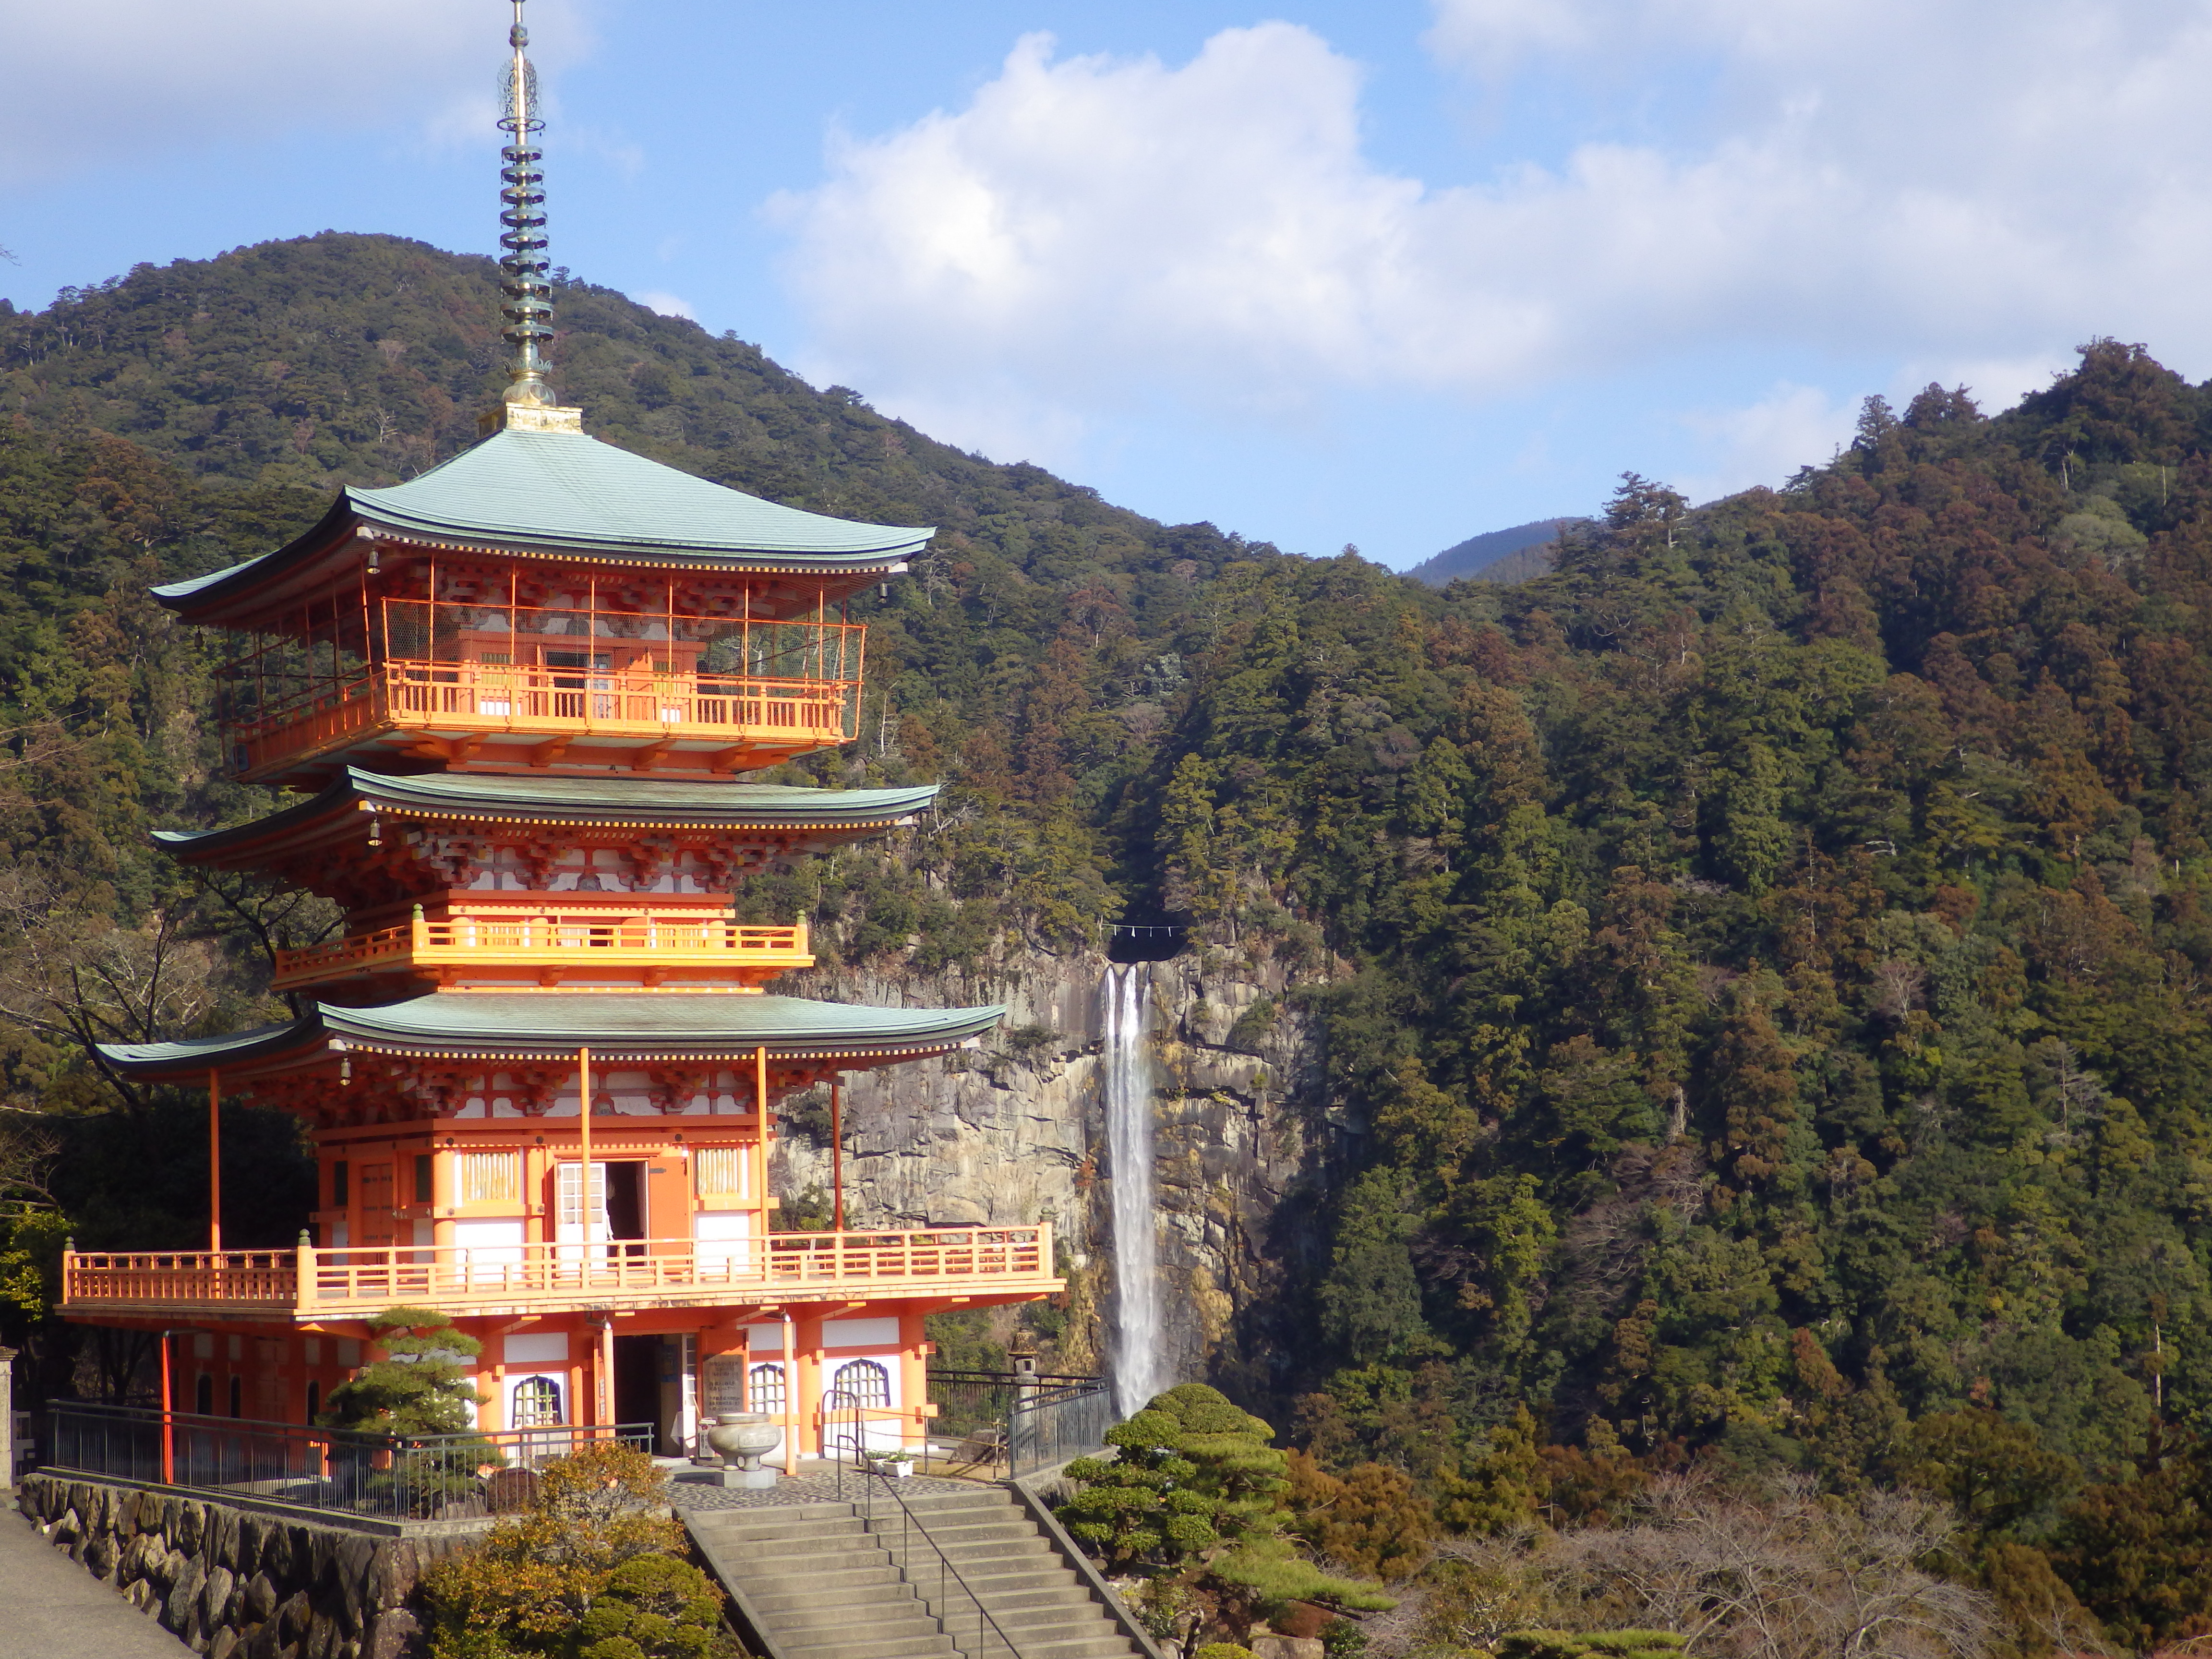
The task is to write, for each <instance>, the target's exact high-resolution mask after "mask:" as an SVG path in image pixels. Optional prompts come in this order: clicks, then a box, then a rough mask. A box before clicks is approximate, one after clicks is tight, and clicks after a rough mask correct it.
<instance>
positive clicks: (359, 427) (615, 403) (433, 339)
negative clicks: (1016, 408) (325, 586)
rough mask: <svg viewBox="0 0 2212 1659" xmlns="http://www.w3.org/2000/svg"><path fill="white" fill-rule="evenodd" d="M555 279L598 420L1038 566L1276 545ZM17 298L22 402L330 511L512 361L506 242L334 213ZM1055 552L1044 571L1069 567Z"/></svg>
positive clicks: (578, 385) (45, 414) (690, 460)
mask: <svg viewBox="0 0 2212 1659" xmlns="http://www.w3.org/2000/svg"><path fill="white" fill-rule="evenodd" d="M554 299H555V306H556V329H557V332H556V337H555V340H554V349H553V355H554V359H555V384H556V391H557V392H559V394H560V395H561V396H562V398H563V399H564V400H566V401H568V402H570V403H574V404H580V405H582V406H583V408H584V409H585V411H586V422H587V426H588V428H589V429H590V430H591V431H592V433H593V435H596V436H598V437H600V438H602V439H605V441H607V442H609V443H612V444H615V445H617V446H619V447H623V448H625V449H629V450H632V451H635V452H636V453H640V454H642V455H647V456H649V457H651V458H652V459H654V460H658V461H663V462H665V463H667V464H668V465H672V466H678V467H681V468H683V469H684V470H685V471H690V472H694V473H696V474H698V475H700V476H702V477H708V478H710V479H713V480H714V482H716V483H725V484H729V485H732V486H733V487H735V488H738V489H744V490H747V491H749V492H750V493H751V494H754V495H761V496H763V497H765V498H766V499H768V500H769V501H777V502H779V503H781V504H782V505H785V506H790V507H805V508H807V509H809V510H811V511H813V512H817V513H829V514H831V515H833V516H836V517H840V518H850V519H858V520H866V521H868V522H872V523H878V524H884V523H890V524H932V523H933V524H936V525H938V526H940V527H941V528H942V529H943V530H944V531H945V532H947V533H946V534H945V536H943V537H941V538H940V546H941V548H942V549H943V550H945V551H947V552H950V553H953V554H958V553H960V552H962V551H963V550H968V549H969V547H970V545H971V544H972V545H974V546H976V547H979V548H981V549H982V550H987V551H990V552H995V553H997V554H999V555H1000V556H1002V557H1004V558H1006V560H1007V562H1010V563H1012V564H1013V565H1014V566H1016V567H1018V568H1024V569H1026V568H1027V567H1028V566H1029V565H1030V563H1032V562H1035V556H1033V553H1032V550H1031V549H1030V547H1029V546H1028V545H1027V543H1028V542H1029V541H1030V540H1033V539H1035V535H1034V533H1033V532H1035V531H1036V528H1037V527H1039V526H1047V525H1052V526H1063V527H1065V528H1066V529H1068V530H1071V531H1073V532H1077V538H1078V539H1079V540H1087V541H1091V542H1096V543H1101V544H1128V545H1127V547H1126V548H1125V550H1124V553H1123V554H1122V556H1120V557H1115V558H1110V559H1109V562H1112V563H1116V564H1119V563H1122V562H1127V560H1129V559H1139V560H1141V559H1142V558H1143V557H1144V556H1147V555H1148V556H1150V557H1151V558H1152V559H1153V560H1154V561H1157V562H1160V563H1177V562H1182V561H1185V560H1193V561H1195V562H1197V563H1198V564H1199V565H1200V567H1201V568H1203V569H1204V570H1206V572H1207V573H1208V574H1210V573H1211V571H1212V568H1214V567H1216V566H1217V565H1218V564H1219V563H1221V562H1225V561H1226V560H1228V559H1231V558H1249V557H1254V556H1261V557H1264V556H1270V555H1272V554H1273V549H1272V548H1270V547H1268V546H1267V545H1266V544H1247V543H1245V542H1243V540H1242V538H1236V537H1231V536H1224V535H1223V534H1222V533H1221V532H1218V531H1217V530H1215V529H1214V528H1213V526H1210V525H1194V526H1172V527H1171V526H1162V525H1160V524H1158V523H1157V522H1156V521H1154V520H1150V519H1147V518H1146V517H1145V516H1144V515H1142V514H1140V513H1134V512H1131V511H1129V510H1127V509H1126V508H1122V507H1115V506H1112V505H1110V504H1109V503H1107V502H1105V501H1102V500H1101V499H1100V497H1099V495H1098V494H1097V491H1096V490H1093V489H1086V488H1085V487H1083V486H1081V485H1079V484H1074V483H1068V482H1067V481H1066V480H1064V479H1061V478H1059V477H1054V475H1053V474H1052V473H1050V472H1048V471H1045V469H1043V468H1042V467H1040V466H1036V465H1031V464H1030V463H1027V462H1012V463H1000V462H994V461H990V460H987V459H984V458H983V457H981V455H977V454H972V453H964V452H963V451H961V450H958V449H957V448H954V447H951V445H948V444H943V443H939V442H938V441H935V440H934V439H932V438H929V437H927V435H924V434H922V433H920V432H917V431H916V430H915V428H912V427H910V426H908V425H907V424H906V423H905V422H902V421H896V420H890V419H887V418H886V417H884V416H881V415H879V414H878V413H877V412H876V411H875V410H872V409H871V408H870V407H868V405H867V404H866V401H865V400H864V399H863V398H861V397H860V394H859V393H858V392H854V391H852V390H850V389H849V388H848V387H842V386H831V387H829V388H827V389H826V390H817V388H815V387H813V386H809V385H807V384H806V383H805V381H804V380H800V379H799V377H798V376H796V375H794V374H790V373H789V372H788V371H787V370H785V369H783V368H781V367H779V366H778V365H777V364H775V362H771V361H770V360H769V358H768V357H767V356H765V354H763V351H762V350H761V349H760V348H759V347H758V346H757V345H754V344H750V343H747V342H745V341H743V340H740V339H738V337H736V336H735V334H734V333H725V334H723V335H721V336H719V337H717V336H715V335H713V334H709V333H708V331H706V330H704V329H702V327H700V326H699V325H698V324H696V323H695V322H692V321H691V320H690V319H685V318H678V317H667V316H663V315H661V314H660V313H656V312H654V311H652V310H650V309H648V308H647V307H644V306H642V305H640V304H638V303H636V302H635V301H632V300H630V299H629V298H627V297H626V296H624V295H621V294H619V293H617V292H616V291H614V290H613V289H605V288H601V287H598V286H595V285H593V284H591V283H584V282H581V281H578V280H575V279H574V278H572V277H570V276H568V275H567V273H566V272H565V271H563V272H558V273H556V292H555V295H554ZM0 307H4V309H0V396H4V397H5V398H6V399H7V401H8V403H9V405H10V406H11V407H12V408H13V409H14V410H15V411H16V412H17V413H18V414H19V415H21V416H24V417H27V419H29V420H30V421H31V422H33V423H34V424H36V425H39V426H41V427H45V428H50V429H63V428H70V427H72V426H84V427H88V428H94V429H98V430H101V431H106V432H109V433H112V434H113V435H116V436H118V437H121V438H125V439H128V440H129V441H131V442H132V443H135V444H137V445H138V446H139V447H142V448H144V449H146V450H149V451H150V452H152V453H155V454H159V455H163V456H167V457H170V458H173V459H174V460H175V461H176V462H177V463H178V464H179V465H182V466H184V467H185V468H186V469H188V470H189V471H191V472H192V473H193V474H195V475H196V476H197V477H201V478H204V479H206V480H209V481H210V482H214V481H227V482H230V483H240V484H249V485H258V486H261V487H264V488H273V489H287V490H292V489H295V490H298V491H300V492H301V495H302V499H301V501H300V503H299V510H300V512H301V513H302V514H307V515H308V516H312V512H313V511H319V507H320V504H321V503H323V502H324V501H325V500H326V498H327V495H328V493H329V492H330V491H331V489H335V488H337V486H339V485H341V484H359V485H372V486H373V485H379V484H391V483H399V482H401V481H403V480H404V479H405V478H408V477H413V476H415V475H416V474H417V473H420V472H422V471H425V470H426V469H428V467H430V466H433V465H436V464H437V463H438V462H440V461H441V460H444V459H447V458H449V457H451V456H453V455H454V454H457V453H459V452H460V451H461V450H462V449H464V448H465V447H468V446H469V445H470V444H471V443H473V442H474V441H476V437H477V429H476V420H477V414H478V413H479V411H481V410H483V409H485V408H488V407H489V406H490V405H491V404H493V403H494V402H495V401H496V400H497V398H498V395H499V390H500V387H501V385H502V384H503V383H504V377H503V374H502V373H501V369H500V368H499V363H500V362H501V356H500V354H501V343H500V338H499V335H498V318H499V291H498V286H497V266H496V265H495V263H494V262H493V261H492V260H491V259H489V258H483V257H481V256H477V255H472V254H456V253H449V252H443V251H441V250H440V249H437V248H435V247H432V246H429V245H428V244H426V243H422V242H418V241H413V240H408V239H405V238H402V237H397V236H387V235H379V234H353V233H342V232H336V231H325V232H322V233H320V234H317V235H313V236H306V237H300V238H297V239H294V240H286V241H275V242H264V243H260V244H257V245H255V246H248V247H241V248H237V249H234V250H232V251H231V252H227V253H224V254H221V255H219V256H217V257H216V258H210V259H180V260H177V261H175V262H174V263H173V264H168V265H164V266H158V267H157V266H155V265H152V264H139V265H136V266H134V267H132V269H131V270H130V272H129V273H127V274H126V275H124V276H118V277H113V278H111V279H109V280H108V281H106V282H104V283H98V284H95V285H94V286H91V287H88V288H83V289H64V291H63V293H62V294H61V295H60V296H59V297H58V299H57V300H56V301H55V303H54V304H53V305H52V306H51V307H47V308H46V310H44V311H41V312H16V311H15V310H14V308H13V307H7V306H6V304H5V302H4V301H0ZM308 492H313V494H312V495H308ZM310 500H312V501H313V502H314V503H315V504H316V505H315V506H314V507H313V508H312V509H311V508H310V507H309V505H308V502H309V501H310ZM1025 527H1026V528H1025ZM1047 539H1050V538H1049V537H1048V538H1047ZM1139 549H1141V550H1143V552H1142V553H1141V554H1140V553H1139ZM1047 553H1048V550H1044V549H1042V548H1040V549H1038V550H1036V555H1045V554H1047ZM1051 563H1052V560H1051V558H1050V557H1049V556H1044V557H1043V565H1044V567H1045V568H1041V569H1040V570H1038V571H1036V573H1034V574H1038V575H1040V576H1042V577H1043V578H1044V579H1046V580H1051V571H1050V568H1049V567H1050V565H1051Z"/></svg>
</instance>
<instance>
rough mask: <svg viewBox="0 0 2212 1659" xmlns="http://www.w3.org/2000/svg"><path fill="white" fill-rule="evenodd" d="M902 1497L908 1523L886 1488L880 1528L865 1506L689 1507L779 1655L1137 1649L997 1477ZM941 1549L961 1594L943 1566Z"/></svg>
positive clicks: (878, 1503) (1028, 1658)
mask: <svg viewBox="0 0 2212 1659" xmlns="http://www.w3.org/2000/svg"><path fill="white" fill-rule="evenodd" d="M932 1484H933V1486H934V1484H935V1483H932ZM908 1504H909V1506H910V1507H911V1509H912V1510H913V1517H914V1518H913V1522H906V1521H905V1518H904V1517H903V1516H902V1514H901V1512H900V1510H899V1506H898V1504H896V1502H894V1501H892V1500H890V1498H887V1497H886V1496H884V1495H883V1494H882V1493H881V1492H878V1495H877V1496H876V1498H875V1515H874V1529H873V1530H872V1531H871V1530H870V1529H869V1528H868V1525H867V1522H866V1520H864V1518H863V1516H864V1512H865V1506H864V1505H863V1504H857V1503H817V1504H758V1505H752V1506H749V1507H745V1508H740V1509H715V1510H705V1509H702V1510H689V1511H687V1512H686V1513H685V1515H684V1522H685V1524H686V1525H688V1526H689V1527H690V1529H691V1535H692V1538H693V1539H694V1541H696V1543H697V1544H698V1546H699V1550H700V1553H701V1554H702V1555H703V1556H704V1557H705V1558H706V1559H707V1561H708V1565H710V1566H711V1567H712V1568H713V1569H714V1572H715V1573H716V1574H717V1576H719V1577H720V1578H721V1580H722V1582H723V1583H725V1584H726V1585H727V1586H728V1587H729V1588H730V1589H732V1591H734V1592H736V1593H737V1594H738V1595H740V1596H742V1598H743V1599H744V1602H745V1604H746V1605H747V1607H749V1608H750V1612H751V1613H752V1615H753V1617H754V1618H755V1619H756V1620H757V1621H758V1622H759V1623H760V1624H761V1625H762V1626H764V1628H763V1632H762V1633H763V1635H765V1636H766V1637H768V1638H769V1640H771V1641H773V1642H774V1643H775V1647H776V1650H777V1651H778V1652H779V1653H781V1655H782V1656H783V1659H954V1656H962V1659H1139V1656H1138V1652H1137V1649H1136V1647H1135V1646H1134V1645H1133V1644H1132V1643H1131V1642H1130V1641H1129V1639H1128V1638H1127V1637H1126V1636H1124V1635H1123V1634H1122V1633H1121V1630H1120V1628H1119V1627H1118V1626H1116V1625H1115V1621H1114V1619H1113V1615H1112V1614H1111V1613H1109V1612H1108V1611H1107V1609H1106V1608H1105V1607H1103V1606H1101V1605H1100V1604H1099V1603H1098V1602H1097V1601H1094V1600H1092V1599H1091V1593H1090V1591H1089V1590H1088V1589H1086V1588H1085V1586H1084V1585H1083V1584H1082V1583H1080V1581H1079V1580H1078V1578H1077V1577H1076V1575H1075V1573H1074V1571H1073V1570H1072V1569H1071V1568H1069V1567H1068V1566H1067V1565H1065V1564H1064V1563H1063V1562H1062V1561H1061V1560H1060V1557H1059V1555H1058V1554H1057V1553H1055V1552H1054V1549H1053V1547H1052V1545H1051V1543H1050V1542H1049V1541H1048V1540H1047V1539H1046V1538H1045V1537H1044V1536H1043V1535H1042V1534H1041V1533H1040V1532H1039V1531H1038V1530H1037V1528H1036V1523H1035V1522H1032V1521H1031V1520H1030V1517H1029V1516H1027V1515H1026V1514H1024V1512H1023V1511H1022V1510H1021V1509H1020V1507H1019V1506H1018V1505H1017V1504H1015V1502H1014V1500H1013V1498H1012V1495H1011V1494H1010V1493H1008V1492H1006V1490H1005V1489H1004V1488H1003V1487H997V1486H978V1487H975V1488H974V1489H973V1490H972V1491H965V1492H951V1491H945V1490H941V1489H940V1490H933V1491H930V1492H915V1494H914V1495H913V1496H911V1497H910V1498H908ZM917 1525H918V1526H919V1527H920V1528H927V1534H928V1537H929V1538H930V1539H931V1540H933V1541H934V1542H935V1545H936V1549H932V1548H931V1547H930V1545H929V1544H928V1543H926V1542H924V1541H923V1540H922V1537H921V1534H920V1533H919V1531H918V1530H916V1526H917ZM938 1550H942V1551H943V1552H944V1557H945V1559H946V1560H949V1561H950V1562H951V1564H952V1565H953V1566H954V1567H956V1568H957V1569H958V1571H959V1574H960V1577H962V1578H964V1579H965V1580H966V1581H967V1584H968V1589H967V1590H964V1591H963V1589H962V1588H961V1587H960V1584H959V1583H958V1582H957V1581H956V1580H955V1579H954V1578H953V1577H952V1575H951V1573H949V1572H945V1571H942V1570H941V1569H940V1566H939V1556H938V1553H937V1551H938ZM940 1584H941V1585H942V1586H943V1589H942V1591H941V1592H940ZM971 1591H972V1593H973V1595H974V1597H975V1600H971V1599H970V1596H969V1592H971ZM976 1600H980V1601H981V1602H982V1604H983V1606H984V1607H986V1608H987V1610H988V1611H989V1613H990V1615H991V1618H992V1619H993V1620H996V1621H997V1629H996V1630H994V1629H993V1627H992V1626H991V1624H989V1623H987V1622H986V1623H984V1624H983V1625H982V1627H981V1635H982V1644H981V1646H980V1647H979V1646H978V1644H977V1620H976V1616H975V1601H976ZM1000 1632H1004V1635H1005V1638H1006V1639H1005V1640H1004V1641H1002V1640H1001V1639H1000ZM1008 1644H1011V1648H1010V1647H1009V1645H1008Z"/></svg>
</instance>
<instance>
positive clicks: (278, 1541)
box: [16, 1474, 470, 1659]
mask: <svg viewBox="0 0 2212 1659" xmlns="http://www.w3.org/2000/svg"><path fill="white" fill-rule="evenodd" d="M16 1503H17V1504H18V1506H19V1507H20V1508H21V1510H22V1511H23V1513H24V1514H25V1515H27V1516H29V1517H30V1518H31V1520H32V1521H33V1522H35V1523H37V1525H38V1527H39V1529H40V1532H41V1533H43V1534H45V1535H46V1538H47V1539H48V1540H49V1541H52V1544H53V1546H54V1547H55V1548H56V1549H61V1550H67V1551H68V1552H69V1555H70V1559H71V1560H73V1561H76V1562H78V1563H80V1564H81V1565H82V1566H83V1567H84V1569H85V1571H88V1572H89V1573H90V1574H92V1576H93V1577H95V1578H97V1579H99V1580H100V1581H101V1582H102V1583H109V1584H112V1585H114V1586H115V1588H116V1589H118V1590H120V1591H121V1592H122V1594H123V1595H124V1597H125V1600H127V1601H130V1603H131V1605H132V1606H133V1607H137V1608H139V1609H141V1610H142V1611H143V1612H144V1613H147V1614H148V1615H149V1617H151V1618H153V1619H155V1620H158V1621H159V1622H160V1624H161V1627H162V1628H163V1629H164V1630H167V1631H168V1632H171V1633H172V1634H173V1635H174V1636H176V1637H177V1638H179V1640H180V1641H182V1642H184V1643H185V1644H188V1645H189V1646H190V1647H191V1649H192V1650H194V1651H195V1652H197V1653H204V1654H206V1655H208V1656H209V1659H411V1656H413V1655H415V1654H416V1653H418V1652H419V1651H420V1649H421V1644H420V1643H419V1642H418V1641H417V1639H416V1638H417V1636H418V1634H419V1632H420V1629H421V1624H420V1620H418V1618H417V1616H416V1610H415V1607H414V1606H413V1605H412V1602H413V1599H414V1593H415V1586H416V1581H417V1580H418V1579H419V1578H420V1577H421V1576H422V1572H423V1571H424V1570H426V1569H427V1568H428V1566H429V1565H430V1564H431V1563H432V1562H434V1561H435V1560H437V1559H439V1558H440V1557H441V1555H444V1554H445V1553H447V1552H448V1551H450V1550H453V1549H454V1548H457V1547H461V1546H463V1545H465V1544H466V1543H467V1542H469V1541H470V1538H469V1535H468V1534H465V1533H462V1534H441V1535H437V1536H429V1537H380V1536H377V1535H374V1534H369V1533H362V1532H353V1531H349V1530H347V1529H345V1528H339V1527H322V1526H315V1525H313V1524H311V1523H309V1522H301V1521H294V1520H291V1519H289V1518H287V1517H285V1516H276V1515H266V1514H262V1513H258V1512H257V1511H254V1510H241V1509H235V1508H233V1507H232V1506H230V1505H228V1504H213V1503H204V1502H201V1501H199V1500H197V1499H195V1498H185V1497H181V1496H179V1495H178V1494H176V1493H173V1492H142V1491H140V1490H139V1489H138V1488H137V1487H135V1486H111V1485H108V1484H106V1483H105V1482H101V1481H96V1480H67V1479H65V1478H64V1477H61V1476H58V1475H51V1474H33V1475H26V1476H25V1477H24V1479H23V1481H22V1484H21V1487H20V1488H19V1490H18V1492H17V1494H16Z"/></svg>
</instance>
